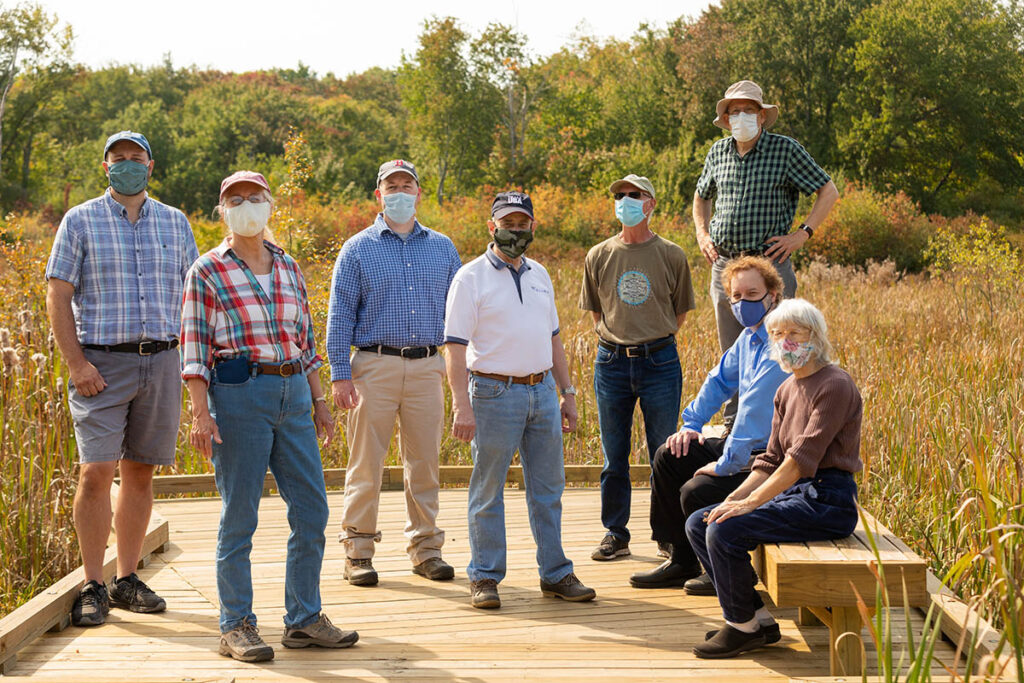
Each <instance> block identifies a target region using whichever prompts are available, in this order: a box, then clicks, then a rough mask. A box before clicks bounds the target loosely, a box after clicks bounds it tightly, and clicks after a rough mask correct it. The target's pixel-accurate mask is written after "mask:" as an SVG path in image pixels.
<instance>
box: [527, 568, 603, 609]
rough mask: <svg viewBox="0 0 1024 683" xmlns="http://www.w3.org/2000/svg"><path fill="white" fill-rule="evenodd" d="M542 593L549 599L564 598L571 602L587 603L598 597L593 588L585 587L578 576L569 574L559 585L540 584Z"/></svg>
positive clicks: (542, 582)
mask: <svg viewBox="0 0 1024 683" xmlns="http://www.w3.org/2000/svg"><path fill="white" fill-rule="evenodd" d="M540 592H541V593H543V594H544V597H547V598H562V599H563V600H567V601H569V602H586V601H587V600H593V599H594V598H596V597H597V593H596V592H594V589H593V588H587V587H586V586H584V585H583V584H582V583H581V582H580V580H579V579H577V578H576V575H575V574H573V573H572V572H569V573H568V574H566V575H565V578H563V579H562V580H561V581H559V582H558V583H545V582H544V581H541V582H540Z"/></svg>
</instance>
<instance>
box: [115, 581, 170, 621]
mask: <svg viewBox="0 0 1024 683" xmlns="http://www.w3.org/2000/svg"><path fill="white" fill-rule="evenodd" d="M110 604H111V605H112V606H114V607H120V608H121V609H126V610H129V611H131V612H142V613H145V614H149V613H151V612H163V611H164V610H165V609H167V603H166V602H164V599H163V598H161V597H160V596H159V595H157V594H156V593H154V592H153V591H151V590H150V589H149V586H147V585H146V584H145V583H143V582H142V579H140V578H139V577H138V575H137V574H136V573H135V572H132V573H131V574H129V575H128V576H126V577H124V578H123V579H114V583H112V584H110Z"/></svg>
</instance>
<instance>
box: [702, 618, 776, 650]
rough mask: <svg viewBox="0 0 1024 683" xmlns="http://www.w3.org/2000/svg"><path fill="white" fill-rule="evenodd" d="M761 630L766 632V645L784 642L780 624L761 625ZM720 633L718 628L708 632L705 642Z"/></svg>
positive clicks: (705, 635)
mask: <svg viewBox="0 0 1024 683" xmlns="http://www.w3.org/2000/svg"><path fill="white" fill-rule="evenodd" d="M761 628H762V629H763V630H764V644H765V645H774V644H775V643H777V642H779V641H780V640H782V629H780V628H779V622H777V621H776V622H774V623H772V624H761ZM716 633H718V629H717V628H716V629H715V630H714V631H708V632H707V633H705V634H704V640H711V639H712V638H714V637H715V634H716Z"/></svg>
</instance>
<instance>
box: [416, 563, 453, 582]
mask: <svg viewBox="0 0 1024 683" xmlns="http://www.w3.org/2000/svg"><path fill="white" fill-rule="evenodd" d="M412 573H413V574H419V575H420V576H425V577H427V578H428V579H430V580H431V581H448V580H449V579H454V578H455V570H454V569H452V566H451V565H450V564H448V563H447V562H445V561H444V560H442V559H441V558H440V557H428V558H427V559H425V560H423V561H422V562H420V563H419V564H414V565H413V567H412Z"/></svg>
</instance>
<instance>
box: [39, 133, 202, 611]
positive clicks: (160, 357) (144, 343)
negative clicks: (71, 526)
mask: <svg viewBox="0 0 1024 683" xmlns="http://www.w3.org/2000/svg"><path fill="white" fill-rule="evenodd" d="M103 169H104V171H105V172H106V174H107V177H108V178H109V182H110V188H109V190H108V191H107V192H105V193H104V194H103V196H102V197H97V198H96V199H92V200H90V201H87V202H85V203H84V204H79V205H78V206H75V207H72V208H71V209H70V210H69V211H68V212H67V214H65V216H64V219H63V220H62V221H61V223H60V227H59V228H58V229H57V235H56V237H55V238H54V241H53V250H52V252H51V254H50V260H49V262H48V263H47V264H46V279H47V294H46V309H47V312H48V313H49V316H50V322H51V324H52V326H53V336H54V339H55V340H56V341H57V346H59V347H60V350H61V353H63V354H64V359H65V360H66V361H67V364H68V371H69V373H70V375H71V376H70V379H69V382H68V406H69V407H70V410H71V417H72V420H73V421H74V425H75V441H76V442H77V445H78V455H79V462H80V465H81V467H80V471H79V479H78V490H77V491H76V493H75V507H74V514H75V530H76V531H77V532H78V545H79V547H80V548H81V553H82V565H83V567H84V569H85V585H84V587H83V588H82V590H81V592H80V594H79V595H78V597H77V599H76V600H75V604H74V607H73V608H72V611H71V620H72V622H73V623H74V624H75V625H76V626H97V625H99V624H102V623H103V622H104V620H105V618H106V615H107V612H108V611H109V609H110V606H111V605H113V606H115V607H122V608H124V609H128V610H131V611H133V612H160V611H162V610H164V609H165V607H166V604H165V602H164V600H163V599H162V598H161V597H159V596H158V595H156V594H155V593H154V592H153V591H151V590H150V589H149V588H148V587H147V586H146V584H145V583H143V582H142V581H141V580H140V579H139V577H138V576H136V575H135V568H136V566H137V564H138V561H139V553H140V551H141V550H142V541H143V539H144V538H145V535H146V527H147V526H148V525H149V515H150V511H151V510H152V507H153V490H152V486H151V480H152V478H153V471H154V470H155V469H156V467H157V466H158V465H172V464H174V448H175V444H176V442H177V437H178V421H179V417H180V415H181V378H180V375H179V372H180V367H179V364H178V354H177V353H175V352H173V351H172V349H174V348H175V347H176V346H177V345H178V331H179V329H180V327H181V300H182V289H183V285H184V281H185V273H186V272H187V271H188V268H189V266H190V265H192V262H193V261H195V260H196V258H197V257H198V256H199V252H198V251H197V250H196V242H195V238H194V237H193V235H192V228H191V226H190V225H189V223H188V219H187V218H186V217H185V214H183V213H182V212H181V211H178V210H177V209H173V208H171V207H169V206H167V205H165V204H161V203H160V202H158V201H156V200H155V199H153V198H151V197H149V196H148V195H147V194H146V185H147V184H148V182H149V177H150V175H151V174H152V172H153V153H152V150H151V149H150V146H149V141H148V140H146V137H145V136H144V135H142V134H141V133H134V132H132V131H127V130H126V131H121V132H120V133H115V134H114V135H111V136H110V138H109V139H108V140H107V144H106V146H105V147H104V149H103ZM115 469H119V470H120V473H121V487H120V492H119V493H118V496H117V509H116V510H114V511H113V513H112V512H111V506H110V485H111V484H112V483H113V480H114V471H115ZM111 515H113V522H114V531H115V532H116V535H117V574H116V576H115V579H114V583H113V584H112V585H111V586H110V589H109V591H108V589H107V587H106V586H105V585H104V576H103V555H104V551H105V549H106V545H107V538H108V537H109V536H110V523H111Z"/></svg>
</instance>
